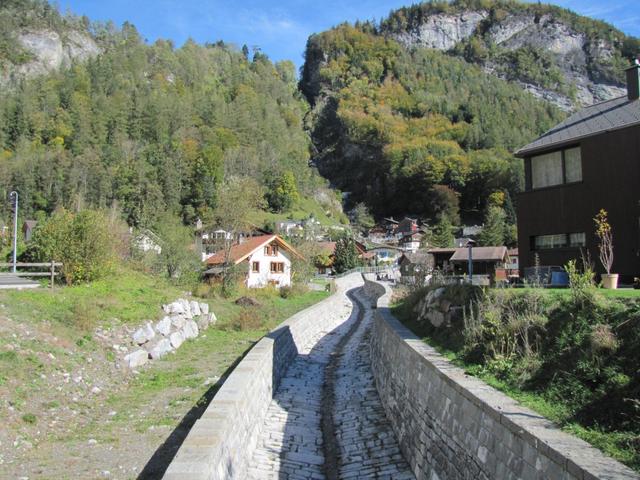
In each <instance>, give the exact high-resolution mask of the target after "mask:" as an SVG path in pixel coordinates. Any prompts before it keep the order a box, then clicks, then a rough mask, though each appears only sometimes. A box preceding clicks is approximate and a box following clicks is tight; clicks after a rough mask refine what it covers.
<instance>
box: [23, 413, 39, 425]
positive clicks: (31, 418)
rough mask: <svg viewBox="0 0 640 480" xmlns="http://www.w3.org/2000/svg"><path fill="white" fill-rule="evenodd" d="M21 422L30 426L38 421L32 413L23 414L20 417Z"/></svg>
mask: <svg viewBox="0 0 640 480" xmlns="http://www.w3.org/2000/svg"><path fill="white" fill-rule="evenodd" d="M22 421H23V422H24V423H28V424H30V425H35V424H36V423H37V421H38V417H36V416H35V415H34V414H33V413H25V414H24V415H22Z"/></svg>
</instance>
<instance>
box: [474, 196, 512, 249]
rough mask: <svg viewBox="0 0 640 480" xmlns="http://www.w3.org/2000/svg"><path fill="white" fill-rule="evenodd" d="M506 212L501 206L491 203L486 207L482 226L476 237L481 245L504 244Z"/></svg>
mask: <svg viewBox="0 0 640 480" xmlns="http://www.w3.org/2000/svg"><path fill="white" fill-rule="evenodd" d="M505 219H506V214H505V213H504V209H502V208H501V207H498V206H495V205H492V206H490V207H488V208H487V211H486V213H485V217H484V227H482V232H480V236H479V238H478V240H479V243H480V245H482V246H498V245H504V241H505V233H506V222H505Z"/></svg>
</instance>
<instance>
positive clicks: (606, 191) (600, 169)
mask: <svg viewBox="0 0 640 480" xmlns="http://www.w3.org/2000/svg"><path fill="white" fill-rule="evenodd" d="M639 75H640V65H638V64H636V65H634V66H632V67H631V68H629V69H628V70H627V89H628V94H627V96H624V97H620V98H615V99H612V100H607V101H605V102H601V103H598V104H595V105H592V106H590V107H587V108H584V109H583V110H580V111H579V112H577V113H575V114H573V115H571V116H570V117H569V118H568V119H566V120H565V121H563V122H562V123H560V124H559V125H557V126H555V127H553V128H552V129H551V130H549V131H548V132H547V133H545V134H544V135H542V136H541V137H540V138H538V139H537V140H535V141H534V142H532V143H530V144H529V145H527V146H525V147H523V148H521V149H520V150H519V151H517V152H516V155H517V156H519V157H521V158H524V168H525V191H524V192H523V193H521V194H520V195H519V197H518V247H519V260H520V272H521V275H522V274H523V272H525V270H526V269H527V268H528V267H532V266H534V262H535V255H536V254H537V255H538V257H539V259H540V265H543V266H556V265H557V266H563V265H565V264H566V263H567V261H569V260H571V259H574V258H580V257H581V250H582V251H584V252H586V251H588V252H589V253H590V255H591V259H592V261H593V262H594V264H595V266H596V269H597V270H598V271H599V272H600V273H603V272H604V270H603V268H602V265H600V262H599V261H598V239H597V237H596V235H595V224H594V221H593V218H594V217H595V215H596V214H597V213H598V211H599V210H600V209H605V210H606V211H607V212H608V214H609V223H610V224H611V226H612V231H613V246H614V263H613V269H612V273H618V274H620V276H621V280H622V281H630V280H631V278H632V277H634V276H640V100H639V99H638V97H639V96H640V91H639V90H640V81H639Z"/></svg>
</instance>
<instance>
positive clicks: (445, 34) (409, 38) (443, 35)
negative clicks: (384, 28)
mask: <svg viewBox="0 0 640 480" xmlns="http://www.w3.org/2000/svg"><path fill="white" fill-rule="evenodd" d="M487 15H488V13H487V12H486V11H479V12H474V11H468V12H463V13H460V14H454V15H450V14H444V13H442V14H437V15H432V16H430V17H428V18H427V19H426V21H425V22H424V23H422V24H421V25H419V26H417V27H415V28H413V29H411V30H409V31H406V32H400V33H398V34H396V35H395V37H396V39H397V40H398V41H399V42H400V43H402V44H403V45H405V46H415V45H418V46H421V47H427V48H436V49H438V50H449V49H451V48H453V47H455V45H456V44H457V43H458V42H461V41H462V40H466V39H467V38H469V37H470V36H471V35H472V34H473V33H474V32H475V31H476V28H477V27H478V24H479V23H480V22H481V21H482V20H484V19H485V18H486V17H487Z"/></svg>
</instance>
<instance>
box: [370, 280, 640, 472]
mask: <svg viewBox="0 0 640 480" xmlns="http://www.w3.org/2000/svg"><path fill="white" fill-rule="evenodd" d="M365 291H367V293H368V294H369V295H374V294H375V293H376V292H377V293H378V295H382V296H381V297H380V298H379V299H378V306H377V311H376V318H375V322H374V327H373V331H372V335H371V361H372V369H373V374H374V377H375V380H376V386H377V389H378V392H379V394H380V397H381V400H382V403H383V405H384V408H385V411H386V414H387V417H388V418H389V420H390V421H391V423H392V426H393V430H394V431H395V433H396V436H397V437H398V441H399V443H400V449H401V450H402V453H403V455H404V457H405V459H406V460H407V461H408V462H409V464H410V465H411V469H412V470H413V472H414V474H415V475H416V478H417V479H418V480H420V479H429V480H436V479H442V480H455V479H462V478H465V479H467V478H474V479H524V480H528V479H580V480H590V479H596V478H599V479H631V478H634V479H638V478H640V476H638V475H637V474H636V473H635V472H633V471H632V470H630V469H628V468H627V467H625V466H624V465H622V464H621V463H619V462H616V461H615V460H613V459H611V458H609V457H607V456H605V455H604V454H602V453H601V452H600V451H599V450H597V449H595V448H593V447H591V446H590V445H589V444H587V443H586V442H584V441H582V440H580V439H578V438H576V437H573V436H571V435H568V434H566V433H564V432H562V431H560V430H559V429H558V428H556V427H555V426H554V425H553V424H552V423H551V422H549V421H548V420H546V419H545V418H543V417H541V416H540V415H538V414H537V413H535V412H533V411H531V410H529V409H526V408H524V407H522V406H520V405H519V404H518V403H517V402H516V401H514V400H512V399H511V398H509V397H507V396H506V395H504V394H502V393H500V392H498V391H496V390H494V389H493V388H491V387H489V386H488V385H486V384H485V383H483V382H481V381H480V380H478V379H475V378H472V377H469V376H467V375H465V374H464V372H463V370H461V369H459V368H457V367H455V366H453V365H452V364H451V363H450V362H449V361H448V360H446V359H445V358H443V357H442V356H441V355H439V354H438V353H437V352H436V351H435V350H434V349H433V348H431V347H429V346H428V345H426V344H425V343H424V342H422V341H421V340H420V339H419V338H418V337H416V336H415V335H414V334H412V333H411V332H410V331H409V330H408V329H407V328H405V327H404V326H403V325H402V324H401V323H400V322H399V321H398V320H397V319H395V318H394V317H393V316H392V315H391V314H390V313H389V308H388V307H389V300H390V297H391V291H390V290H389V289H388V288H386V289H385V287H382V286H381V285H380V284H376V283H374V282H370V281H367V282H366V285H365Z"/></svg>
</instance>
